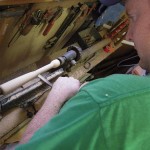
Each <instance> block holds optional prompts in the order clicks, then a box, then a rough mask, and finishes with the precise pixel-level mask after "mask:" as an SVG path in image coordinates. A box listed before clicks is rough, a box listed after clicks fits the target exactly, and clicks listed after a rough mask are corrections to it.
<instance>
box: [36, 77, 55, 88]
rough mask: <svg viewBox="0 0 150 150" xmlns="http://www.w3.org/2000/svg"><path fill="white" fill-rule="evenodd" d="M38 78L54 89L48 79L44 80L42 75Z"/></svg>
mask: <svg viewBox="0 0 150 150" xmlns="http://www.w3.org/2000/svg"><path fill="white" fill-rule="evenodd" d="M38 77H39V78H40V79H41V80H42V81H43V82H45V83H46V84H48V85H49V86H50V87H52V86H53V85H52V83H50V82H49V81H48V80H47V79H46V78H44V77H43V76H42V75H40V74H39V75H38Z"/></svg>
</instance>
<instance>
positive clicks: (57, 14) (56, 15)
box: [43, 7, 63, 36]
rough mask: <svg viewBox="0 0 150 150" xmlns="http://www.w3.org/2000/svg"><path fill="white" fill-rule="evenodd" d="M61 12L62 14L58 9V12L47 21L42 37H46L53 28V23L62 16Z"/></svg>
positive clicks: (61, 10)
mask: <svg viewBox="0 0 150 150" xmlns="http://www.w3.org/2000/svg"><path fill="white" fill-rule="evenodd" d="M62 12H63V9H62V7H59V8H58V10H57V11H56V12H55V13H54V15H53V17H52V18H51V19H50V20H49V22H48V25H47V27H46V29H45V30H44V32H43V35H44V36H46V35H47V34H48V33H49V31H50V30H51V28H52V27H53V25H54V23H55V21H56V20H57V19H58V18H59V17H60V16H61V15H62Z"/></svg>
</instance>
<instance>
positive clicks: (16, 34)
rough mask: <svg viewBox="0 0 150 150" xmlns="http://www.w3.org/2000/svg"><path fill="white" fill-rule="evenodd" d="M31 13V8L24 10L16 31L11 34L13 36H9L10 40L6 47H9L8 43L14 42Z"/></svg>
mask: <svg viewBox="0 0 150 150" xmlns="http://www.w3.org/2000/svg"><path fill="white" fill-rule="evenodd" d="M31 14H32V10H31V8H30V9H29V10H28V11H27V12H26V14H25V15H24V16H23V18H24V19H23V21H22V22H21V24H20V25H19V28H18V30H17V31H16V33H15V34H14V35H13V37H12V38H11V40H10V41H9V43H8V47H10V45H11V44H12V42H13V43H14V42H16V41H17V39H18V38H19V37H20V36H21V34H20V32H21V31H22V30H23V29H24V28H25V26H26V23H27V22H28V20H29V19H30V17H31Z"/></svg>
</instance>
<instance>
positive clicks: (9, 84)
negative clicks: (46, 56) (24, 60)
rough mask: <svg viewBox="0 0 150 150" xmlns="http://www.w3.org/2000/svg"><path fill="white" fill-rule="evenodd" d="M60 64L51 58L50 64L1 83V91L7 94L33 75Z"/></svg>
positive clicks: (33, 76) (32, 77)
mask: <svg viewBox="0 0 150 150" xmlns="http://www.w3.org/2000/svg"><path fill="white" fill-rule="evenodd" d="M59 66H60V61H59V60H58V59H55V60H53V61H52V62H51V63H50V64H48V65H46V66H44V67H42V68H40V69H38V70H36V71H33V72H29V73H27V74H25V75H22V76H20V77H18V78H15V79H13V80H11V81H8V82H6V83H4V84H2V85H0V88H1V90H2V93H3V94H4V95H5V94H9V93H11V92H12V91H14V90H16V89H17V88H19V87H20V86H22V85H23V84H25V83H27V82H28V81H30V80H32V79H34V78H35V77H37V76H38V75H39V74H41V73H44V72H46V71H48V70H50V69H52V68H57V67H59Z"/></svg>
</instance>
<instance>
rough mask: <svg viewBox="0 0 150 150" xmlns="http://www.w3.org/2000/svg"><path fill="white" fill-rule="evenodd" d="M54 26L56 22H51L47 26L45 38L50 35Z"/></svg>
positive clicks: (44, 33)
mask: <svg viewBox="0 0 150 150" xmlns="http://www.w3.org/2000/svg"><path fill="white" fill-rule="evenodd" d="M53 25H54V21H51V22H50V23H49V24H48V25H47V27H46V29H45V30H44V32H43V35H44V36H46V35H47V34H48V33H49V31H50V30H51V28H52V27H53Z"/></svg>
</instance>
